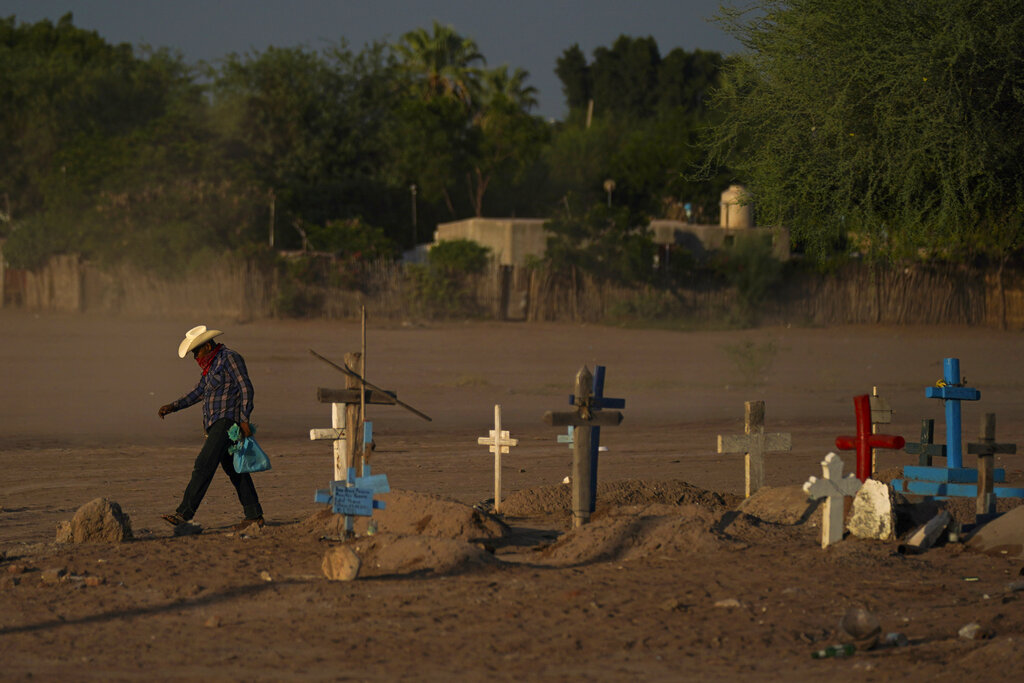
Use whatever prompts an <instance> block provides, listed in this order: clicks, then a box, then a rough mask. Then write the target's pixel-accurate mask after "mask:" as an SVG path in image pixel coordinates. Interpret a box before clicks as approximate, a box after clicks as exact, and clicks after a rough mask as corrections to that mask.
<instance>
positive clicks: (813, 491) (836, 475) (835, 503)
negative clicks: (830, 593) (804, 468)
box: [804, 453, 861, 548]
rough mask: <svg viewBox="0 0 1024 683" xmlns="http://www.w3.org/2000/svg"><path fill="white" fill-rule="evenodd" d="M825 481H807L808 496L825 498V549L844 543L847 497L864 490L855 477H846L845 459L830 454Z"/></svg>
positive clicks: (824, 470) (824, 469) (824, 465)
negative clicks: (844, 513)
mask: <svg viewBox="0 0 1024 683" xmlns="http://www.w3.org/2000/svg"><path fill="white" fill-rule="evenodd" d="M821 472H822V475H821V476H822V478H821V479H818V478H817V477H811V478H810V479H808V480H807V481H806V482H804V493H806V494H807V495H808V496H810V497H811V498H812V499H813V500H817V499H819V498H824V499H825V509H824V510H823V514H822V517H821V547H822V548H827V547H828V546H829V544H831V543H835V542H837V541H841V540H843V498H844V497H845V496H853V495H856V494H857V491H858V490H860V487H861V482H860V480H859V479H857V477H856V476H854V475H853V474H847V475H846V476H845V477H844V476H843V459H842V458H840V457H839V456H838V455H836V454H835V453H829V454H828V455H826V456H825V459H824V460H822V461H821Z"/></svg>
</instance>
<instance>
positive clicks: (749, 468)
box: [718, 401, 793, 498]
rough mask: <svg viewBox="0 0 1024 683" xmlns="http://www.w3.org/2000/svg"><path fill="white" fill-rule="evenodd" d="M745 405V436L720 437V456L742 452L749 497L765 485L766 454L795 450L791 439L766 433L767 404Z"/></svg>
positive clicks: (747, 495)
mask: <svg viewBox="0 0 1024 683" xmlns="http://www.w3.org/2000/svg"><path fill="white" fill-rule="evenodd" d="M743 405H744V420H743V422H744V432H745V433H744V434H730V435H726V436H723V435H721V434H719V435H718V452H719V453H743V454H744V456H745V457H744V469H745V471H746V476H745V479H746V483H745V485H744V493H745V494H746V497H747V498H749V497H750V494H752V493H753V492H754V491H757V490H758V489H759V488H761V487H762V486H764V454H765V453H768V452H772V451H788V450H791V449H792V448H793V439H792V436H791V435H790V434H788V433H785V434H765V433H764V401H747V402H746V403H744V404H743Z"/></svg>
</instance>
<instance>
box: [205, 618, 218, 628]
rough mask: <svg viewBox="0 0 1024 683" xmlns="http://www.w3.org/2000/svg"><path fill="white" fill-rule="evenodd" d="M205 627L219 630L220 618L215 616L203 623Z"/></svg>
mask: <svg viewBox="0 0 1024 683" xmlns="http://www.w3.org/2000/svg"><path fill="white" fill-rule="evenodd" d="M203 626H205V627H206V628H218V627H219V626H220V617H218V616H216V615H214V616H212V617H210V618H209V619H207V620H206V621H204V622H203Z"/></svg>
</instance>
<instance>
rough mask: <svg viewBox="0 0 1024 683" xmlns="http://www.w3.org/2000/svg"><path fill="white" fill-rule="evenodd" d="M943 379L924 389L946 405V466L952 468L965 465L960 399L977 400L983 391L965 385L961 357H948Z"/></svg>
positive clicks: (925, 392) (929, 395) (930, 395)
mask: <svg viewBox="0 0 1024 683" xmlns="http://www.w3.org/2000/svg"><path fill="white" fill-rule="evenodd" d="M942 367H943V373H942V380H940V381H939V382H937V383H936V386H934V387H928V388H926V389H925V390H924V395H925V397H927V398H940V399H942V400H943V402H944V403H945V406H946V467H948V468H949V469H951V470H955V469H959V468H961V467H962V466H963V447H962V445H961V429H960V401H977V400H979V399H980V398H981V392H980V391H978V390H977V389H972V388H970V387H966V386H964V384H965V383H966V382H965V381H962V380H961V379H960V359H959V358H946V359H945V360H944V361H943V364H942Z"/></svg>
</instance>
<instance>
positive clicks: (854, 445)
mask: <svg viewBox="0 0 1024 683" xmlns="http://www.w3.org/2000/svg"><path fill="white" fill-rule="evenodd" d="M853 407H854V409H855V410H856V412H857V436H837V437H836V448H838V449H839V450H842V451H853V450H855V451H857V478H858V479H860V480H861V481H865V480H866V479H868V478H869V477H870V476H871V449H872V448H895V449H897V450H899V449H901V448H903V446H904V444H905V443H906V442H905V441H904V440H903V437H902V436H888V435H886V434H872V433H871V397H870V396H868V395H867V394H864V395H863V396H854V397H853Z"/></svg>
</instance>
